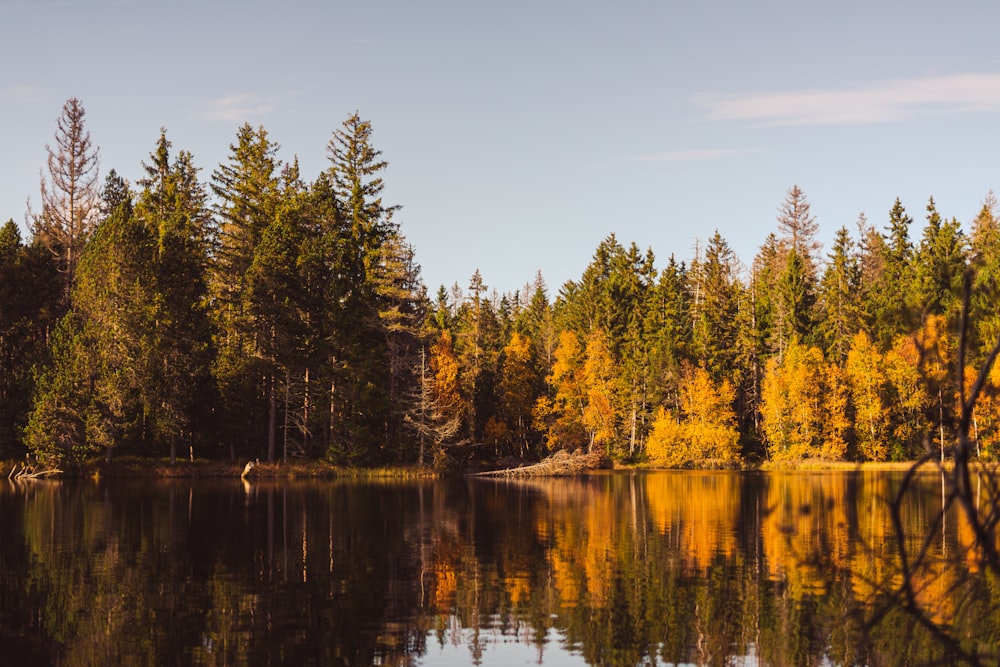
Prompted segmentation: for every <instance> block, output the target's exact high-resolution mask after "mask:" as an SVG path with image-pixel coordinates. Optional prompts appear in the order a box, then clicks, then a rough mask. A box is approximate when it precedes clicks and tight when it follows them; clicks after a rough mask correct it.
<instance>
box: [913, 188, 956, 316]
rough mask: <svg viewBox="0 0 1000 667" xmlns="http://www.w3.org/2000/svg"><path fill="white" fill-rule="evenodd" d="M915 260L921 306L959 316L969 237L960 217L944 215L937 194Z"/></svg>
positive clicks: (935, 312) (926, 311) (925, 309)
mask: <svg viewBox="0 0 1000 667" xmlns="http://www.w3.org/2000/svg"><path fill="white" fill-rule="evenodd" d="M914 262H915V265H916V266H915V269H914V278H915V290H914V293H915V297H916V303H917V304H918V305H919V307H920V309H921V310H922V311H923V312H924V313H929V314H935V315H942V314H948V315H949V316H951V317H952V318H956V317H957V315H958V312H957V311H958V307H959V304H960V302H961V298H962V290H963V276H964V275H965V268H966V264H967V258H966V239H965V235H964V234H963V233H962V230H961V228H960V226H959V224H958V221H957V220H955V219H954V218H952V219H951V220H949V221H943V220H942V219H941V215H940V214H939V213H938V211H937V207H936V206H935V205H934V198H933V197H932V198H931V199H930V201H929V202H928V203H927V226H926V227H924V234H923V238H922V239H921V241H920V245H919V247H918V248H917V251H916V256H915V258H914Z"/></svg>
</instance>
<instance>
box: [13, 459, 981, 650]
mask: <svg viewBox="0 0 1000 667" xmlns="http://www.w3.org/2000/svg"><path fill="white" fill-rule="evenodd" d="M903 483H904V477H903V474H902V473H867V472H865V473H862V472H837V473H795V474H779V473H771V474H765V473H732V472H718V473H714V472H713V473H694V472H662V473H659V472H658V473H621V472H619V473H603V474H597V475H593V476H588V477H582V478H575V479H553V480H544V481H542V480H534V481H526V482H518V483H512V482H497V481H487V480H476V481H471V480H469V481H438V482H420V483H413V482H408V483H402V482H401V483H390V484H367V483H355V482H327V483H295V484H291V483H289V484H284V485H266V484H260V485H253V486H250V487H248V488H247V489H244V488H243V487H242V486H241V485H239V484H238V483H233V484H229V483H217V482H216V483H194V484H192V483H180V482H162V483H153V484H150V483H143V484H122V483H111V482H102V483H100V484H97V483H80V484H72V483H68V482H64V483H51V482H36V483H32V484H29V485H22V486H14V485H7V486H5V487H3V488H2V490H0V512H2V516H3V517H4V520H3V522H2V524H0V636H2V637H3V638H4V651H5V659H10V660H12V661H16V662H18V663H21V664H46V663H48V664H53V663H58V664H63V665H78V664H79V665H84V664H88V665H89V664H97V663H103V664H125V663H134V662H143V663H155V664H254V665H270V664H322V665H330V664H334V665H335V664H345V665H346V664H383V665H408V664H444V663H449V664H461V663H463V662H468V661H470V660H471V661H473V662H475V663H477V664H483V665H491V664H505V663H506V662H508V661H519V662H523V661H524V660H530V661H532V662H539V663H541V664H558V665H562V664H592V665H640V664H663V663H667V664H678V663H694V664H707V665H729V664H734V663H735V664H768V665H801V664H818V663H820V662H822V661H823V660H824V659H825V660H826V661H828V662H832V663H833V664H862V663H863V664H870V665H883V664H884V665H892V664H904V663H910V664H913V663H919V662H930V661H934V660H938V659H943V658H945V657H948V656H949V655H954V654H953V653H949V651H950V650H951V649H953V648H954V647H952V646H950V645H949V644H948V643H947V642H945V643H942V641H941V636H940V632H942V631H943V632H946V633H947V636H948V637H949V638H956V639H955V641H957V642H959V645H960V646H961V647H964V648H965V650H967V652H969V653H970V654H971V652H972V651H973V650H975V651H977V652H978V653H979V654H984V653H989V652H996V648H997V642H998V638H997V636H996V635H997V630H996V629H995V628H997V627H1000V624H998V623H997V621H998V620H1000V618H998V616H997V613H996V612H997V609H996V605H995V602H994V601H995V599H996V595H997V587H996V578H995V577H994V576H993V575H992V574H991V571H990V570H989V568H984V567H982V565H981V563H980V562H979V561H978V560H976V559H972V560H968V559H967V558H966V556H967V555H968V554H969V553H970V552H969V551H968V550H967V549H965V547H966V546H967V545H968V544H969V543H970V540H973V539H974V535H973V534H972V533H970V531H969V528H968V526H967V525H966V524H964V523H963V521H962V520H961V517H960V515H959V513H957V512H955V511H952V510H949V512H948V513H947V514H946V515H944V518H945V520H943V521H940V522H937V523H935V517H936V515H937V512H938V511H939V510H940V503H941V486H940V484H941V480H940V477H939V476H935V475H917V476H915V477H913V478H912V479H911V480H906V484H908V485H910V486H908V487H907V489H909V490H911V491H912V492H911V493H907V494H906V495H905V501H904V504H903V505H901V506H900V508H899V509H900V511H899V512H898V518H899V519H900V521H901V522H902V523H901V527H902V531H903V535H904V539H903V540H902V541H898V540H896V538H895V529H896V527H895V526H894V524H893V515H892V514H891V512H890V511H889V507H890V501H891V500H892V499H894V498H896V497H898V494H899V490H900V489H901V488H902V485H903ZM929 532H933V533H934V534H935V538H934V539H933V540H931V541H930V543H929V546H928V547H927V548H926V550H925V551H924V557H923V559H922V560H921V562H920V564H921V567H920V568H913V567H911V570H910V579H911V581H912V586H911V588H912V596H913V599H912V603H913V604H914V605H919V608H920V609H921V610H924V611H925V616H924V617H923V618H921V617H919V616H916V615H914V614H913V613H910V610H908V609H907V608H905V606H901V605H900V604H899V599H898V591H899V590H900V583H901V582H902V580H903V578H902V573H903V570H902V569H901V566H900V562H901V561H900V547H901V545H902V546H904V547H906V549H907V550H908V552H909V553H911V554H912V553H917V552H918V551H919V550H921V549H923V547H924V540H923V538H924V536H925V535H927V534H928V533H929ZM911 565H912V563H911ZM872 619H876V620H877V621H878V622H876V623H873V622H872ZM941 629H943V630H941ZM514 656H516V657H514Z"/></svg>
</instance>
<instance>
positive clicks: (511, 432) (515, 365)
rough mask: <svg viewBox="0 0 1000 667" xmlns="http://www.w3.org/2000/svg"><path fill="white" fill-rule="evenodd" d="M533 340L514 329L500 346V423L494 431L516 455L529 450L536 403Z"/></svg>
mask: <svg viewBox="0 0 1000 667" xmlns="http://www.w3.org/2000/svg"><path fill="white" fill-rule="evenodd" d="M532 348H533V343H532V342H531V339H530V338H529V337H527V336H522V335H521V334H519V333H517V332H514V333H513V334H512V335H511V337H510V342H508V343H507V345H506V347H504V349H503V355H502V357H501V359H502V361H501V364H500V383H499V384H500V387H499V388H500V392H499V393H500V410H501V412H502V414H503V420H502V421H503V424H502V426H501V424H499V423H497V424H494V425H493V431H494V432H496V433H502V434H503V438H505V439H506V440H507V441H509V442H510V444H512V445H514V447H515V448H516V450H517V452H516V453H517V454H519V455H521V456H523V455H524V454H525V453H526V452H527V450H528V439H529V434H530V430H531V419H532V408H533V406H534V404H535V400H536V396H537V389H536V387H537V386H538V380H537V377H538V376H537V375H536V372H535V370H534V369H535V364H534V361H533V359H532V353H531V351H532Z"/></svg>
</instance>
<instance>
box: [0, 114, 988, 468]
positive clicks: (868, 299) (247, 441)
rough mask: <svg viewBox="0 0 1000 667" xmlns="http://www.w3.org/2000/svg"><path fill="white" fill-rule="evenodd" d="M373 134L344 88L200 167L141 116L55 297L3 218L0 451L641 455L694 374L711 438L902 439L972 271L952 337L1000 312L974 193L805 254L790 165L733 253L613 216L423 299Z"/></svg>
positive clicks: (928, 419) (655, 445) (946, 344)
mask: <svg viewBox="0 0 1000 667" xmlns="http://www.w3.org/2000/svg"><path fill="white" fill-rule="evenodd" d="M70 111H72V109H70ZM79 111H82V109H77V112H79ZM74 118H75V121H74ZM80 121H82V113H77V114H76V116H73V117H72V118H70V117H68V120H67V121H66V122H69V123H70V124H72V122H77V124H78V125H79V122H80ZM67 127H69V126H67ZM78 129H81V128H78ZM67 136H68V135H67ZM372 138H373V130H372V126H371V123H370V122H368V121H366V120H363V119H362V118H361V117H360V115H359V114H358V113H354V114H351V115H350V116H349V117H348V118H347V119H346V120H345V121H344V122H343V123H342V124H341V125H340V127H338V128H337V129H336V130H335V131H334V132H333V135H332V138H331V140H330V142H329V144H328V146H327V149H328V156H329V159H330V164H329V167H328V168H327V169H326V170H324V171H323V172H322V173H321V174H319V175H318V176H317V177H316V178H315V180H313V181H312V182H311V183H308V184H307V183H306V182H305V181H304V180H303V179H302V176H301V174H300V173H299V166H298V163H297V162H296V161H294V160H293V161H292V162H289V163H285V162H283V161H281V160H280V159H279V157H278V151H279V146H278V144H277V143H276V142H274V141H273V140H272V139H271V137H270V136H269V135H268V133H267V131H266V130H265V129H264V128H263V127H258V128H253V127H251V126H250V125H243V126H242V127H240V128H239V129H238V130H237V133H236V140H235V141H234V143H233V144H232V145H231V146H230V152H229V155H228V156H227V158H226V160H225V161H224V162H223V164H221V165H219V166H218V167H217V168H216V169H215V170H214V171H213V172H212V175H211V179H210V182H209V185H208V186H207V187H206V185H205V184H203V183H202V182H201V181H200V179H199V170H198V169H197V168H196V167H195V166H194V160H193V157H192V156H191V155H190V153H187V152H185V151H180V152H178V153H176V155H175V154H174V153H173V151H172V146H171V143H170V142H169V141H168V140H167V137H166V132H165V131H162V132H161V134H160V136H159V140H158V141H157V143H156V145H155V148H154V150H153V152H152V153H151V154H150V156H149V158H148V161H147V163H144V164H143V176H142V178H140V179H139V180H137V181H136V190H135V191H134V192H133V190H132V188H131V187H130V186H129V184H128V183H127V182H126V181H125V180H124V179H123V178H121V177H120V176H119V175H118V174H117V173H116V172H115V171H113V170H112V171H111V172H110V173H109V174H108V176H107V178H106V180H105V184H104V187H103V189H102V190H101V192H100V199H99V201H97V200H96V199H94V202H96V203H94V205H93V206H91V207H89V208H88V209H87V211H86V212H85V213H86V221H87V223H88V225H89V224H90V223H91V222H96V223H99V224H97V226H96V229H94V230H93V231H90V230H91V228H90V227H87V231H86V232H85V233H83V235H82V236H79V237H74V238H75V240H74V241H73V242H72V243H73V251H72V252H74V253H77V254H75V255H74V256H73V258H72V263H73V274H74V278H73V282H72V283H71V289H70V290H69V291H68V295H69V296H68V297H67V296H66V294H67V293H66V292H62V293H61V291H60V289H59V283H60V279H61V280H64V281H65V279H66V275H67V267H68V263H69V262H70V258H69V256H68V255H66V254H65V253H64V252H63V251H65V250H66V247H64V245H65V244H63V242H60V241H58V238H57V234H56V231H53V230H58V228H57V227H51V226H49V227H43V226H36V238H35V239H33V240H32V242H31V243H29V244H25V243H24V242H23V241H22V239H21V238H20V234H19V232H18V229H17V226H16V225H14V224H13V223H12V222H10V223H7V225H4V226H3V227H2V228H0V302H2V304H3V308H0V371H2V374H0V454H4V455H14V456H17V455H19V454H20V453H21V452H22V451H23V449H22V447H23V446H27V447H28V448H29V449H30V450H31V451H33V452H34V453H36V454H37V455H38V456H40V457H42V458H45V459H46V460H49V461H59V460H68V461H69V460H78V459H79V458H81V457H82V456H85V455H87V454H90V453H94V452H97V451H101V450H103V451H105V452H106V453H107V454H109V455H110V452H111V451H112V450H114V449H115V448H119V449H125V450H126V451H135V452H140V453H144V454H149V455H165V454H166V455H169V456H170V457H171V459H175V458H176V457H177V456H178V454H181V455H183V454H184V453H187V452H194V451H197V452H199V453H202V452H203V453H204V454H205V455H213V456H222V455H228V456H231V457H239V458H258V457H260V458H266V459H267V460H269V461H270V460H275V459H277V458H279V457H280V458H287V457H289V456H304V457H313V458H326V459H328V460H331V461H335V462H345V463H354V464H396V463H407V462H413V461H420V462H423V461H424V460H425V457H428V458H432V459H433V458H437V459H438V460H439V461H440V459H441V457H442V456H443V454H442V452H445V451H446V450H449V448H454V447H456V446H457V444H458V443H469V444H471V445H473V447H470V448H468V450H463V451H468V452H475V455H476V456H480V457H483V458H487V457H488V458H502V457H506V456H509V455H515V456H520V457H531V456H536V455H540V454H542V453H543V450H544V449H569V450H574V449H579V448H598V449H601V450H602V451H605V452H607V453H608V454H609V455H611V456H612V457H614V458H617V459H637V458H639V457H641V456H642V455H643V454H644V453H646V454H649V455H653V453H654V452H657V451H661V450H662V451H666V450H668V449H669V450H671V451H681V448H680V446H679V445H678V443H680V442H684V443H686V444H685V445H684V446H685V447H689V448H690V447H693V449H691V450H690V452H688V453H687V454H685V455H684V456H687V457H688V458H699V457H705V456H708V455H709V450H710V449H711V447H710V446H709V444H706V443H707V440H706V438H708V436H704V434H705V433H708V430H706V428H707V427H705V420H706V419H707V418H706V417H704V415H703V414H702V413H701V412H699V408H697V407H696V406H695V405H694V404H693V403H692V399H691V396H692V395H698V396H701V397H702V399H703V400H702V402H703V403H705V406H712V405H715V406H716V407H715V408H713V410H714V413H717V414H722V413H723V412H725V414H724V419H723V417H720V418H719V419H720V420H721V421H720V422H719V424H717V426H719V428H723V426H722V422H723V421H724V422H725V428H724V429H723V430H724V431H725V434H724V436H725V437H723V436H722V435H719V434H715V435H712V436H711V438H715V439H716V440H718V441H719V442H724V443H725V444H724V446H722V450H721V451H724V452H726V454H725V455H721V454H718V452H716V454H712V455H713V456H716V455H718V457H719V458H724V459H727V460H728V459H729V458H730V456H731V455H732V452H735V451H736V448H737V444H736V443H739V445H741V446H742V447H743V449H744V451H746V452H751V453H753V452H754V451H756V452H763V451H764V449H765V448H766V449H767V451H768V452H769V453H770V455H771V456H772V457H792V458H798V457H810V456H822V457H827V458H841V457H843V456H852V457H856V458H862V459H883V458H906V457H912V456H915V455H916V454H917V453H919V451H920V447H921V443H922V442H923V441H925V440H926V441H927V442H932V443H936V444H940V442H941V441H942V440H946V439H947V437H948V433H949V429H950V428H951V423H950V419H949V417H948V416H947V415H948V413H949V412H950V411H953V409H954V407H955V403H956V400H957V399H956V398H955V397H956V396H957V394H958V389H957V382H956V381H955V380H953V379H950V376H949V372H948V369H950V368H951V367H952V366H954V365H955V364H954V362H955V361H957V360H956V359H955V358H954V357H955V356H956V355H955V353H954V352H953V350H954V349H955V348H956V346H957V342H956V341H955V340H954V337H955V330H956V321H957V315H958V313H959V311H960V306H961V296H962V290H963V284H964V283H963V280H964V276H965V274H966V272H967V271H968V270H970V269H971V270H972V271H973V285H974V293H973V295H972V302H971V303H972V316H973V321H974V322H975V327H974V328H975V331H974V333H973V335H972V336H971V337H970V338H971V340H970V343H971V345H972V348H971V351H970V353H969V356H968V357H967V359H966V361H967V362H970V363H977V362H981V361H982V359H983V357H984V355H985V350H986V349H988V347H989V346H990V345H991V344H992V341H993V340H995V339H996V337H997V336H998V335H1000V313H998V310H997V308H996V303H997V299H996V296H997V293H998V285H1000V231H998V229H1000V226H998V223H997V215H996V212H995V209H996V203H995V201H994V200H993V199H992V197H990V198H988V199H987V201H986V202H985V203H984V205H983V208H982V210H981V212H980V214H979V216H978V217H977V218H976V220H975V221H974V222H973V226H972V230H971V233H969V234H966V233H965V232H964V231H963V230H962V228H961V225H960V224H959V222H958V221H957V220H955V219H954V218H952V219H950V220H949V219H946V218H943V217H942V216H941V215H940V214H939V213H938V212H937V210H936V206H935V204H934V201H933V199H931V200H930V202H929V204H928V207H927V222H926V225H925V227H924V229H923V233H922V235H921V237H920V242H919V243H918V244H916V245H914V243H913V242H912V241H911V230H910V227H911V225H912V222H913V221H912V219H911V218H910V217H909V216H908V215H907V213H906V210H905V208H904V207H903V205H902V203H901V202H900V201H898V200H897V201H896V202H895V203H894V205H893V206H892V208H891V210H890V211H889V216H888V221H887V224H885V226H884V227H880V229H881V231H879V230H876V229H875V227H874V226H870V225H868V223H867V221H866V220H865V219H864V217H863V216H862V217H861V219H860V220H859V224H858V233H857V237H856V238H852V236H851V234H850V233H849V232H848V230H847V229H846V228H841V229H840V230H838V232H837V234H836V236H835V239H834V243H833V246H832V248H831V249H830V252H829V253H828V255H827V256H826V262H825V263H823V264H821V260H820V254H819V245H818V243H817V242H816V238H815V237H816V234H817V231H818V226H817V224H816V220H815V218H814V216H813V215H812V214H811V212H810V207H809V203H808V201H807V200H806V198H805V195H804V193H803V192H802V190H801V189H800V188H798V187H797V186H795V187H792V188H791V189H790V190H789V191H788V193H787V194H786V197H785V200H784V201H783V202H782V204H781V206H780V207H779V210H778V218H777V230H776V233H774V234H770V235H769V236H767V237H766V239H765V240H764V243H763V244H762V245H761V247H760V251H759V253H758V254H757V256H756V257H755V258H754V260H753V262H752V265H751V266H750V267H749V269H747V268H746V267H744V266H743V265H742V264H741V263H740V261H739V260H738V258H737V257H736V256H735V254H734V253H733V251H732V249H731V248H730V246H729V244H728V243H727V241H726V240H725V239H724V238H723V237H722V235H721V234H720V233H719V232H718V231H716V232H715V233H714V234H713V235H712V236H711V237H710V238H708V239H707V240H706V241H705V243H704V245H699V246H698V247H697V249H696V251H695V253H694V257H693V258H692V259H691V261H690V262H683V261H678V260H677V259H676V258H675V257H674V256H672V255H671V256H670V257H669V259H668V260H667V262H666V264H665V265H664V266H662V267H657V266H656V258H655V256H654V254H653V252H652V250H646V251H641V250H640V249H639V247H638V246H637V245H636V244H635V243H631V244H627V245H626V244H623V243H621V242H620V241H619V240H618V239H617V238H616V237H615V235H614V234H611V235H609V236H607V237H606V238H604V239H603V240H602V241H601V242H600V243H599V244H598V246H597V248H596V249H595V252H594V254H593V256H592V258H591V261H590V263H589V264H588V265H587V267H586V268H585V269H584V271H583V273H582V275H581V276H580V278H579V279H578V280H570V281H567V282H566V283H565V284H564V285H563V286H562V287H561V288H560V289H559V292H558V294H557V295H556V296H555V297H554V299H552V300H550V296H549V293H548V289H547V287H546V285H545V282H544V280H543V279H542V277H541V274H540V273H539V274H538V275H537V276H536V277H535V279H534V281H533V282H532V283H530V284H528V285H526V286H525V288H524V289H523V290H519V291H517V292H514V293H512V294H499V293H497V292H496V291H495V290H490V288H489V286H488V284H487V280H486V278H485V277H484V276H482V275H481V274H480V273H479V272H478V271H476V272H475V274H474V275H473V276H472V277H471V278H470V280H469V283H468V285H467V287H466V288H465V289H466V291H463V289H462V288H461V287H460V286H459V285H458V284H457V283H456V284H455V286H454V287H453V288H452V289H451V290H450V291H449V290H447V289H445V288H444V287H442V288H440V289H439V290H438V292H437V294H436V295H435V298H434V299H433V301H430V300H428V298H427V294H426V290H425V288H424V286H423V284H422V282H421V278H420V267H419V265H418V264H417V262H416V253H415V250H414V248H413V247H412V246H411V245H410V244H409V243H408V242H407V240H406V238H405V236H404V235H403V233H402V230H401V228H400V225H399V223H398V222H397V220H396V219H395V216H396V215H397V214H398V211H399V207H398V206H392V205H387V204H385V203H384V202H383V200H382V193H383V190H384V187H385V184H384V182H383V175H384V173H385V170H386V168H387V166H388V163H387V162H386V161H385V160H384V159H383V158H382V155H381V152H380V151H379V150H378V149H377V148H376V147H375V146H374V144H373V141H372ZM81 140H82V139H81ZM67 145H70V144H67ZM85 147H86V149H87V150H88V151H90V152H89V153H88V155H92V154H94V153H95V151H93V150H92V149H91V148H90V147H89V144H87V145H86V146H85ZM88 164H89V163H88ZM88 174H89V172H88ZM88 178H90V176H89V175H88ZM78 185H79V186H80V187H85V188H86V194H87V196H88V197H90V195H91V194H93V193H92V192H91V189H92V188H91V186H92V183H91V181H90V180H87V181H86V182H81V183H79V184H78ZM60 187H62V186H60ZM210 192H211V194H213V195H214V200H213V201H212V202H211V203H210V201H209V193H210ZM88 201H89V200H88ZM57 203H58V202H56V200H52V201H50V202H49V204H48V205H50V207H51V206H55V205H56V204H57ZM55 210H56V209H51V210H49V209H46V211H48V213H46V211H43V213H45V214H46V215H48V214H49V213H52V214H53V215H54V213H53V211H55ZM53 220H55V218H54V217H52V216H51V215H50V216H49V217H44V216H43V217H39V218H38V219H37V220H35V222H36V223H38V225H40V224H41V223H42V222H45V221H48V222H51V221H53ZM81 220H83V219H82V218H81ZM64 231H65V230H64ZM67 238H68V237H67ZM66 243H69V241H66ZM58 270H62V271H63V273H62V275H61V276H60V274H59V273H58ZM65 284H67V283H64V285H65ZM67 311H68V312H67ZM64 316H65V317H64ZM60 318H63V321H62V322H61V323H60V324H59V325H58V327H57V326H56V322H57V321H59V320H60ZM445 339H447V340H448V341H449V343H448V354H447V355H444V353H443V351H442V348H440V345H442V343H441V341H442V340H445ZM444 356H447V357H448V358H449V359H453V360H454V377H453V378H451V379H450V380H449V382H450V383H451V385H449V386H450V387H451V388H450V389H449V392H452V391H453V392H454V396H457V399H456V402H454V403H452V402H448V404H447V406H444V407H442V406H441V405H438V403H440V399H439V398H435V397H434V394H433V392H432V389H433V383H432V382H430V381H429V380H428V375H427V371H428V369H429V368H431V367H432V366H434V365H435V364H444ZM33 367H34V368H35V370H34V371H32V368H33ZM686 368H697V369H698V371H697V373H696V374H694V375H692V372H691V371H685V370H684V369H686ZM695 386H697V387H700V389H698V390H697V391H695V389H693V388H692V387H695ZM709 388H711V389H712V391H709ZM713 391H714V392H715V393H714V394H713V393H712V392H713ZM721 394H724V395H725V400H722V401H721V403H720V400H721V399H719V400H717V399H718V396H717V395H721ZM449 401H450V399H449ZM722 403H724V404H725V405H726V406H728V407H727V410H731V414H730V412H727V411H724V410H723V408H722V407H721V404H722ZM705 409H708V407H705ZM699 420H701V421H699ZM983 420H984V422H983V423H984V424H986V423H988V422H989V417H988V416H987V415H985V414H984V416H983ZM697 424H701V426H698V427H697V428H696V426H697ZM730 424H735V425H733V426H732V430H730V428H729V427H730ZM22 427H24V428H25V431H24V438H23V440H22V439H21V438H20V431H21V429H22ZM453 428H454V429H455V430H452V429H453ZM458 428H461V431H460V432H459V431H457V429H458ZM671 429H673V430H671ZM692 429H694V430H692ZM987 430H988V429H985V428H984V433H985V432H986V431H987ZM695 432H697V433H699V434H701V435H698V436H697V437H695V436H694V435H692V434H693V433H695ZM928 432H934V436H933V437H930V438H928V437H926V436H927V434H928ZM733 433H735V434H736V436H737V437H736V439H734V438H733V437H731V436H732V435H733ZM665 434H666V435H665ZM711 438H708V439H711ZM665 442H669V443H672V444H670V445H669V446H667V445H664V443H665ZM697 442H700V443H701V444H692V443H697ZM185 450H186V451H185ZM684 451H687V450H684ZM692 452H693V453H692ZM470 455H471V454H470ZM656 456H657V457H659V458H660V459H661V460H667V459H666V458H664V457H665V456H666V455H665V454H662V452H661V453H660V454H656ZM671 456H672V455H671ZM670 460H671V461H674V459H670ZM674 462H676V461H674Z"/></svg>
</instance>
